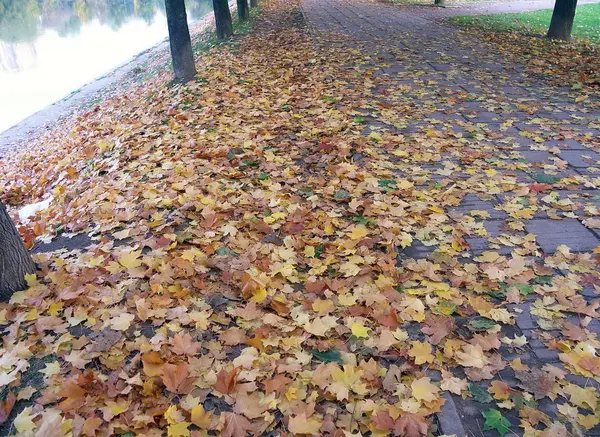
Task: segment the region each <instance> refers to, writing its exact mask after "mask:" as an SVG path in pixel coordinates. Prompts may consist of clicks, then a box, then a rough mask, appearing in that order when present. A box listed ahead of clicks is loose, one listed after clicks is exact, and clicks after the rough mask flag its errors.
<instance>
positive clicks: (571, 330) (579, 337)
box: [560, 322, 587, 341]
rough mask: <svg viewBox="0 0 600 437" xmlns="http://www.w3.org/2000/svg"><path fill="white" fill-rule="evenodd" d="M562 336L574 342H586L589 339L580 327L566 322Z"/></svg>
mask: <svg viewBox="0 0 600 437" xmlns="http://www.w3.org/2000/svg"><path fill="white" fill-rule="evenodd" d="M560 333H561V334H562V335H564V336H565V337H567V338H568V339H569V340H573V341H584V340H585V339H586V338H587V335H586V334H585V331H584V330H583V328H581V327H580V326H577V325H574V324H573V323H569V322H565V324H564V325H563V329H562V331H560Z"/></svg>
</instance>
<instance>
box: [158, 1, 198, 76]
mask: <svg viewBox="0 0 600 437" xmlns="http://www.w3.org/2000/svg"><path fill="white" fill-rule="evenodd" d="M165 10H166V12H167V26H168V27H169V44H170V45H171V59H172V61H173V71H174V72H175V79H177V80H180V81H182V82H187V81H189V80H192V79H193V78H194V77H195V76H196V65H195V63H194V53H193V52H192V40H191V38H190V30H189V28H188V23H187V14H186V12H185V3H184V0H165Z"/></svg>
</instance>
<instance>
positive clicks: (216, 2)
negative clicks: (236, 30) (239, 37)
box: [213, 0, 233, 39]
mask: <svg viewBox="0 0 600 437" xmlns="http://www.w3.org/2000/svg"><path fill="white" fill-rule="evenodd" d="M213 9H214V13H215V25H216V28H217V39H226V38H229V37H230V36H231V35H233V24H232V23H231V11H230V10H229V2H228V0H213Z"/></svg>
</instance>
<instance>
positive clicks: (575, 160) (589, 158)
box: [558, 150, 600, 168]
mask: <svg viewBox="0 0 600 437" xmlns="http://www.w3.org/2000/svg"><path fill="white" fill-rule="evenodd" d="M558 156H559V157H560V159H562V160H563V161H567V162H568V163H569V165H571V166H573V167H583V168H587V167H600V155H599V154H598V153H596V152H594V151H592V150H563V151H561V152H560V155H558Z"/></svg>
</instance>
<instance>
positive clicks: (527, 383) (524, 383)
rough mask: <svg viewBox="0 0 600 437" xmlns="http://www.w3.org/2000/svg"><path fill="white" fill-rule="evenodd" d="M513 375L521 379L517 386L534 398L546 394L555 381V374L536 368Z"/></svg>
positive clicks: (540, 397) (539, 397) (537, 398)
mask: <svg viewBox="0 0 600 437" xmlns="http://www.w3.org/2000/svg"><path fill="white" fill-rule="evenodd" d="M515 376H516V377H517V379H518V380H519V381H521V383H520V384H519V386H520V387H521V388H523V389H524V390H527V391H528V392H530V393H532V394H533V396H534V397H535V399H536V400H539V399H542V398H543V397H545V396H546V395H548V394H549V393H550V392H551V391H552V389H553V388H554V383H555V382H556V376H554V375H551V374H550V373H547V372H545V371H543V370H540V369H537V368H533V369H531V371H530V372H516V373H515Z"/></svg>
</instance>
